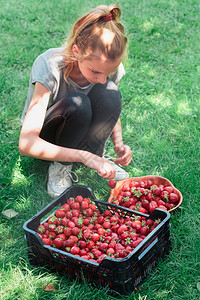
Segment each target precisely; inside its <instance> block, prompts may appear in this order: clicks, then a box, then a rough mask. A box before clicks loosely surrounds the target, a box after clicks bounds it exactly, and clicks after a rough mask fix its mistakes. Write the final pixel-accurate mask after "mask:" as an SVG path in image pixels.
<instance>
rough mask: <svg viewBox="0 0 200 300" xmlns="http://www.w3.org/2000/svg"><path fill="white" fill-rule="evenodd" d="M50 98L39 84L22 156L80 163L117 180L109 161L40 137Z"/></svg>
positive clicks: (23, 136) (22, 139)
mask: <svg viewBox="0 0 200 300" xmlns="http://www.w3.org/2000/svg"><path fill="white" fill-rule="evenodd" d="M49 97H50V92H49V91H48V90H47V89H46V87H45V86H44V85H42V84H41V83H39V82H36V84H35V91H34V95H33V98H32V100H31V103H30V106H29V109H28V111H27V113H26V117H25V119H24V122H23V126H22V129H21V133H20V137H19V151H20V153H21V155H24V156H30V157H35V158H38V159H43V160H50V161H59V162H81V163H83V164H85V165H86V166H87V167H89V168H91V169H94V170H96V171H97V172H98V174H99V175H100V176H102V177H104V178H114V177H115V174H116V173H115V169H114V167H113V166H112V165H111V164H110V163H109V162H108V161H107V160H106V159H104V158H101V157H99V156H97V155H94V154H92V153H90V152H87V151H83V150H77V149H70V148H65V147H61V146H57V145H54V144H52V143H49V142H47V141H45V140H43V139H42V138H40V136H39V135H40V132H41V129H42V126H43V123H44V118H45V114H46V110H47V106H48V102H49Z"/></svg>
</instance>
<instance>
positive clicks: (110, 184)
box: [108, 179, 117, 189]
mask: <svg viewBox="0 0 200 300" xmlns="http://www.w3.org/2000/svg"><path fill="white" fill-rule="evenodd" d="M116 184H117V182H116V180H114V179H111V180H109V181H108V185H109V187H110V188H111V189H114V188H115V187H116Z"/></svg>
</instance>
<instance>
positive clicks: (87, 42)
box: [62, 4, 127, 81]
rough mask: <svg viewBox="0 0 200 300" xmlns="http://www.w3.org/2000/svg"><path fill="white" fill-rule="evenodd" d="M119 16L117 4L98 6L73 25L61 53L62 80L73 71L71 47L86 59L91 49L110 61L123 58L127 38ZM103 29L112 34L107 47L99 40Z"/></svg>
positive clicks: (73, 56)
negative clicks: (63, 72)
mask: <svg viewBox="0 0 200 300" xmlns="http://www.w3.org/2000/svg"><path fill="white" fill-rule="evenodd" d="M120 15H121V10H120V8H119V6H118V5H117V4H112V5H109V6H105V5H100V6H97V7H96V8H95V9H93V10H91V11H90V12H89V13H87V14H86V15H85V16H83V17H82V18H80V19H79V20H78V21H77V22H76V23H75V25H74V27H73V29H72V32H71V34H70V35H69V37H68V40H67V42H66V44H65V46H64V50H63V52H62V55H63V57H64V64H65V74H64V78H65V80H66V81H67V78H68V76H69V74H70V72H71V71H72V69H73V64H74V63H75V62H76V61H77V58H76V57H75V55H74V53H73V51H72V48H73V45H77V46H78V47H79V50H80V52H81V55H82V56H83V57H84V58H88V59H89V53H88V52H87V50H88V49H91V50H92V52H93V51H95V50H100V52H101V53H102V54H104V55H105V57H106V58H107V59H108V60H111V61H114V60H116V59H117V58H119V57H121V56H123V54H124V52H125V49H126V43H127V38H126V36H125V34H124V27H123V26H122V24H121V23H120V22H119V18H120ZM108 16H109V17H108ZM105 29H107V30H109V31H110V32H112V33H113V36H114V37H113V39H112V42H111V43H109V45H108V44H105V42H104V41H103V39H101V37H102V34H103V32H104V30H105Z"/></svg>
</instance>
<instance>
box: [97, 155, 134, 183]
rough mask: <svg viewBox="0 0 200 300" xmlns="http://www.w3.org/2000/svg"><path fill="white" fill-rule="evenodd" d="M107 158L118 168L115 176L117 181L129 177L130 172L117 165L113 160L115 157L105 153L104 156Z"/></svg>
mask: <svg viewBox="0 0 200 300" xmlns="http://www.w3.org/2000/svg"><path fill="white" fill-rule="evenodd" d="M103 157H104V158H105V159H108V160H109V162H110V163H111V164H112V165H113V166H114V167H115V169H116V176H115V178H114V180H116V181H120V180H123V179H125V178H129V174H128V173H127V172H126V171H124V169H122V168H121V167H120V165H116V164H115V163H114V162H113V157H111V156H110V155H104V156H103Z"/></svg>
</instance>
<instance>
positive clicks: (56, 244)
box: [52, 238, 63, 249]
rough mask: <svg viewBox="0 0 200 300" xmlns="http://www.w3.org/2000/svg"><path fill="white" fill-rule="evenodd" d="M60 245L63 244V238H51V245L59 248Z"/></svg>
mask: <svg viewBox="0 0 200 300" xmlns="http://www.w3.org/2000/svg"><path fill="white" fill-rule="evenodd" d="M62 245H63V240H62V239H60V238H55V239H54V240H53V244H52V246H53V247H55V248H58V249H59V248H61V247H62Z"/></svg>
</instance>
